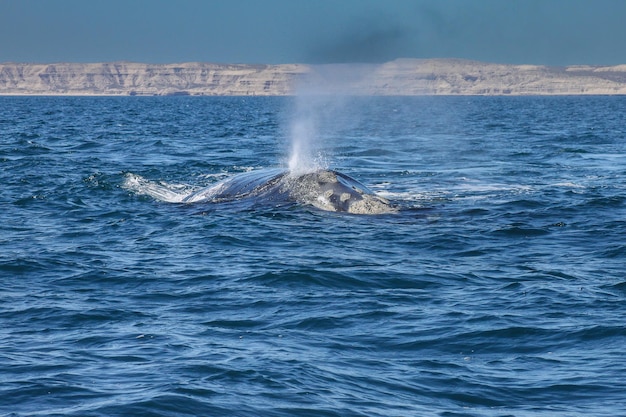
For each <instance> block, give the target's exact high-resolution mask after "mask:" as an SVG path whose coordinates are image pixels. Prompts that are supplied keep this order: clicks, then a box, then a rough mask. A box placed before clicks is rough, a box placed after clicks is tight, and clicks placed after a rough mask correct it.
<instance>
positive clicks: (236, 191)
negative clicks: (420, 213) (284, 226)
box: [181, 169, 398, 214]
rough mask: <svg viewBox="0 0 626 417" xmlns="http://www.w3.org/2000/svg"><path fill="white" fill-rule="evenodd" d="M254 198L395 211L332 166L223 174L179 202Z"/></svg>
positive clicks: (325, 207) (326, 207) (364, 210)
mask: <svg viewBox="0 0 626 417" xmlns="http://www.w3.org/2000/svg"><path fill="white" fill-rule="evenodd" d="M244 199H253V200H254V201H256V202H262V203H265V204H273V205H279V204H285V203H295V204H299V205H304V206H311V207H314V208H317V209H320V210H324V211H331V212H339V213H350V214H387V213H395V212H397V211H398V207H396V206H395V205H393V204H392V203H391V202H389V201H388V200H387V199H385V198H383V197H381V196H378V195H376V194H375V193H374V192H373V191H372V190H370V189H369V188H368V187H366V186H365V185H364V184H362V183H360V182H359V181H357V180H356V179H354V178H352V177H350V176H348V175H346V174H344V173H341V172H339V171H335V170H332V169H317V170H313V171H310V172H302V173H297V172H291V171H288V170H281V169H261V170H253V171H249V172H244V173H240V174H236V175H233V176H232V177H229V178H226V179H225V180H222V181H220V182H218V183H216V184H214V185H211V186H209V187H206V188H202V189H200V190H197V191H195V192H192V193H190V194H189V195H187V196H185V197H184V198H182V200H181V202H182V203H223V202H232V201H240V200H244Z"/></svg>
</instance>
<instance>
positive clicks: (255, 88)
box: [0, 62, 306, 95]
mask: <svg viewBox="0 0 626 417" xmlns="http://www.w3.org/2000/svg"><path fill="white" fill-rule="evenodd" d="M304 70H306V68H305V67H304V66H302V65H219V64H205V63H183V64H164V65H158V64H140V63H132V62H115V63H96V64H78V63H59V64H13V63H8V64H0V94H35V95H36V94H54V95H173V94H180V95H183V94H184V95H285V94H289V93H290V91H291V87H290V86H291V80H292V79H293V78H294V77H295V76H296V75H297V74H299V73H301V72H302V71H304Z"/></svg>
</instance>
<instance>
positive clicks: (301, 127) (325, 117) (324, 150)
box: [287, 64, 374, 175]
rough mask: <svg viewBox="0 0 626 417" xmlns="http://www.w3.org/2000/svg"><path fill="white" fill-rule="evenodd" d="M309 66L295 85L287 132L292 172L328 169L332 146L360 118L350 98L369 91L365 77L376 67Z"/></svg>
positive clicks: (302, 172) (289, 161) (299, 172)
mask: <svg viewBox="0 0 626 417" xmlns="http://www.w3.org/2000/svg"><path fill="white" fill-rule="evenodd" d="M309 68H310V71H309V72H307V73H305V74H303V76H302V77H301V78H300V80H299V82H298V84H297V86H296V94H295V96H294V98H293V100H294V102H293V109H292V111H291V114H290V120H289V129H288V132H287V135H288V137H289V146H290V149H289V157H288V160H287V164H288V168H289V172H290V173H291V174H292V175H301V174H304V173H307V172H313V171H316V170H319V169H328V168H329V164H330V162H331V157H332V155H331V153H332V150H331V149H329V148H330V147H332V145H334V144H335V143H334V142H335V141H336V140H337V139H338V136H339V135H340V134H341V132H343V131H346V130H347V129H350V128H351V127H352V126H353V125H354V123H355V122H356V121H357V119H358V111H355V108H354V100H351V99H352V98H354V97H355V96H362V95H367V94H368V91H367V84H368V83H367V81H366V79H367V76H368V75H371V74H372V72H373V71H372V69H373V68H374V67H373V66H372V65H363V64H334V65H317V66H312V67H309ZM331 142H332V143H331Z"/></svg>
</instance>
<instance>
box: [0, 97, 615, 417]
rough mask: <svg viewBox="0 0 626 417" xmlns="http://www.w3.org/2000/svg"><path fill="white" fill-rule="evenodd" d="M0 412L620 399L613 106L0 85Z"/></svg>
mask: <svg viewBox="0 0 626 417" xmlns="http://www.w3.org/2000/svg"><path fill="white" fill-rule="evenodd" d="M296 142H299V143H305V144H306V148H307V149H309V160H310V161H309V162H311V161H313V162H314V164H316V165H318V166H323V167H328V168H333V169H336V170H339V171H341V172H343V173H345V174H347V175H350V176H351V177H353V178H356V179H358V180H359V181H360V182H362V183H364V184H366V185H367V186H369V187H370V188H371V189H372V190H374V191H375V192H376V193H378V194H379V195H381V196H383V197H385V198H388V199H389V200H391V201H392V202H394V204H397V205H398V206H399V207H400V208H401V211H400V212H399V213H396V214H385V215H372V216H368V215H350V214H342V213H334V212H327V211H322V210H319V209H315V208H314V207H310V206H306V205H298V204H294V205H279V206H276V207H273V206H271V205H267V204H265V205H257V204H255V202H254V201H251V202H249V203H250V204H244V205H241V204H214V203H201V204H182V203H172V202H167V201H162V200H159V199H155V198H152V197H150V196H147V195H143V194H141V193H138V192H136V191H134V190H132V189H129V188H128V187H127V186H126V181H127V179H128V177H129V175H136V176H141V177H142V178H145V179H146V180H149V181H153V182H154V183H159V184H166V185H168V187H170V188H172V189H181V190H195V189H199V188H201V187H207V186H211V185H212V184H215V183H216V182H217V181H220V180H222V179H225V178H229V177H230V176H232V175H235V174H237V173H240V172H248V171H251V170H257V169H264V168H280V167H287V166H288V165H289V161H290V153H291V149H292V148H293V143H296ZM0 415H1V416H368V417H369V416H620V415H622V416H623V415H626V97H412V98H402V97H378V98H367V97H330V96H329V97H313V96H311V97H306V96H304V97H272V98H260V97H257V98H254V97H252V98H243V97H221V98H210V97H125V98H122V97H108V98H107V97H1V98H0Z"/></svg>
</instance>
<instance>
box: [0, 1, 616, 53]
mask: <svg viewBox="0 0 626 417" xmlns="http://www.w3.org/2000/svg"><path fill="white" fill-rule="evenodd" d="M400 57H407V58H466V59H475V60H481V61H490V62H501V63H530V64H547V65H571V64H597V65H610V64H624V63H626V0H171V1H165V0H0V62H9V61H12V62H60V61H73V62H99V61H117V60H126V61H137V62H153V63H165V62H186V61H202V62H220V63H290V62H299V63H329V62H384V61H389V60H392V59H395V58H400Z"/></svg>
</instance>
